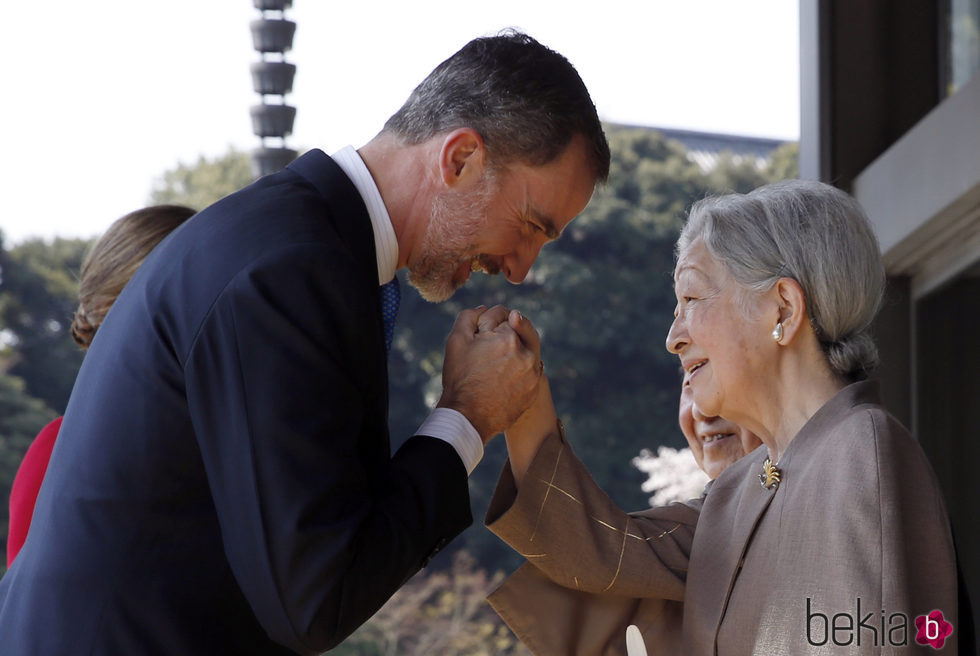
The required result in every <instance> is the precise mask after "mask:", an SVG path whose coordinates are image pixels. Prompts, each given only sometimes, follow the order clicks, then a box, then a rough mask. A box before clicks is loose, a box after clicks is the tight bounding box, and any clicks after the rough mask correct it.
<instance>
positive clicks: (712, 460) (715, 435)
mask: <svg viewBox="0 0 980 656" xmlns="http://www.w3.org/2000/svg"><path fill="white" fill-rule="evenodd" d="M677 422H678V423H679V424H680V427H681V432H682V433H684V437H685V438H687V443H688V445H689V446H690V447H691V452H692V453H693V454H694V459H695V460H696V461H697V463H698V466H699V467H700V468H701V469H703V470H704V473H706V474H707V475H708V476H709V477H710V478H718V476H720V475H721V473H722V472H723V471H725V469H727V468H728V466H729V465H731V464H733V463H734V462H735V461H736V460H738V459H739V458H741V457H742V456H744V455H745V454H747V453H749V452H751V451H752V450H754V449H755V448H756V447H757V446H759V445H760V444H762V440H760V439H759V438H758V437H757V436H756V434H755V433H753V432H751V431H749V430H747V429H745V428H742V427H741V426H739V425H738V424H734V423H732V422H730V421H728V420H727V419H722V418H721V417H706V416H704V414H702V413H701V411H700V410H699V409H698V407H697V406H696V405H695V404H694V394H693V392H692V391H691V386H690V385H689V384H688V377H687V376H686V375H685V376H684V385H683V386H682V387H681V400H680V407H679V408H678V411H677Z"/></svg>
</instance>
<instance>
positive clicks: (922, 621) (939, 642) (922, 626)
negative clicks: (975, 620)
mask: <svg viewBox="0 0 980 656" xmlns="http://www.w3.org/2000/svg"><path fill="white" fill-rule="evenodd" d="M915 628H916V629H918V633H916V634H915V641H916V642H917V643H919V644H920V645H929V646H930V647H932V648H933V649H942V648H943V645H944V644H946V638H948V637H949V636H951V635H952V634H953V625H952V624H950V623H949V622H947V621H946V618H944V617H943V612H942V611H941V610H934V611H932V612H931V613H929V614H928V615H919V616H918V617H916V618H915Z"/></svg>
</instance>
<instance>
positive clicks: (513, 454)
mask: <svg viewBox="0 0 980 656" xmlns="http://www.w3.org/2000/svg"><path fill="white" fill-rule="evenodd" d="M557 433H558V414H557V412H556V411H555V404H554V401H553V400H552V398H551V386H550V385H549V384H548V378H547V376H544V375H542V376H541V382H540V383H539V384H538V395H537V398H535V400H534V403H533V404H531V407H530V408H528V409H527V411H525V412H524V414H523V415H521V416H520V418H519V419H518V420H517V421H516V422H515V423H514V425H513V426H511V427H510V428H509V429H508V430H507V431H506V432H505V433H504V439H505V440H506V441H507V453H508V455H509V456H510V467H511V471H512V472H513V474H514V483H515V484H516V485H517V486H518V487H520V485H521V481H522V480H523V478H524V474H525V473H526V472H527V469H528V467H529V466H530V464H531V461H532V460H533V459H534V456H535V454H537V452H538V449H539V448H540V447H541V444H542V443H543V442H544V441H545V439H546V438H547V437H548V436H549V435H552V434H557Z"/></svg>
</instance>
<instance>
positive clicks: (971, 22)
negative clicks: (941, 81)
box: [947, 0, 980, 95]
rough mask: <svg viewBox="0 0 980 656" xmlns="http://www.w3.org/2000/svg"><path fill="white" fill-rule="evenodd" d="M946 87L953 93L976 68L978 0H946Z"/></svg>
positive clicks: (979, 47)
mask: <svg viewBox="0 0 980 656" xmlns="http://www.w3.org/2000/svg"><path fill="white" fill-rule="evenodd" d="M949 5H950V12H949V68H950V70H949V89H947V93H948V94H949V95H952V94H954V93H956V91H957V90H958V89H960V88H961V87H962V86H963V85H964V84H966V83H967V82H968V81H969V80H970V78H972V77H973V76H974V75H976V73H977V71H978V70H980V0H950V3H949Z"/></svg>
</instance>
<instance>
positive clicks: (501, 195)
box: [409, 137, 595, 302]
mask: <svg viewBox="0 0 980 656" xmlns="http://www.w3.org/2000/svg"><path fill="white" fill-rule="evenodd" d="M594 188H595V178H594V176H593V174H592V170H591V168H590V166H589V164H588V159H587V158H586V152H585V142H584V139H582V138H581V137H576V138H575V139H573V140H572V142H571V143H570V144H569V146H568V148H566V149H565V151H564V152H563V153H562V154H561V155H560V156H559V157H557V158H555V160H553V161H552V162H549V163H548V164H545V165H544V166H529V165H527V164H523V163H520V162H514V163H511V164H509V165H507V166H505V167H502V168H501V169H500V170H493V169H490V168H487V169H485V171H484V174H483V176H482V177H481V179H480V181H479V182H478V183H476V184H474V185H472V186H471V187H469V188H467V189H462V190H458V189H450V190H447V191H444V192H442V193H440V194H439V195H437V196H436V198H435V199H434V200H433V203H432V213H431V216H430V219H429V224H428V226H427V229H426V233H425V235H424V237H423V240H422V245H421V248H420V253H419V257H418V258H417V260H416V261H415V262H414V263H412V264H410V265H409V280H410V281H411V283H412V285H414V286H415V287H416V288H417V289H418V290H419V293H420V294H421V295H422V297H423V298H425V299H426V300H428V301H433V302H438V301H444V300H446V299H448V298H449V297H450V296H452V294H453V292H455V291H456V290H457V289H459V287H461V286H462V285H463V284H464V283H465V282H466V281H467V280H468V279H469V277H470V273H471V272H472V271H483V272H485V273H489V274H496V273H500V272H503V274H504V275H505V276H507V279H508V280H509V281H510V282H512V283H515V284H517V283H520V282H521V281H523V280H524V278H525V277H526V276H527V273H528V271H529V270H530V269H531V265H532V264H533V263H534V260H535V259H537V256H538V253H539V252H540V250H541V247H542V246H544V245H545V244H546V243H548V242H549V241H552V240H554V239H557V238H558V237H559V236H560V235H561V232H562V231H563V230H564V229H565V227H566V226H567V225H568V224H569V223H571V221H572V219H574V218H575V217H576V216H577V215H578V214H579V213H580V212H581V211H582V210H583V209H585V206H586V205H587V204H588V202H589V199H590V198H591V197H592V191H593V189H594Z"/></svg>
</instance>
